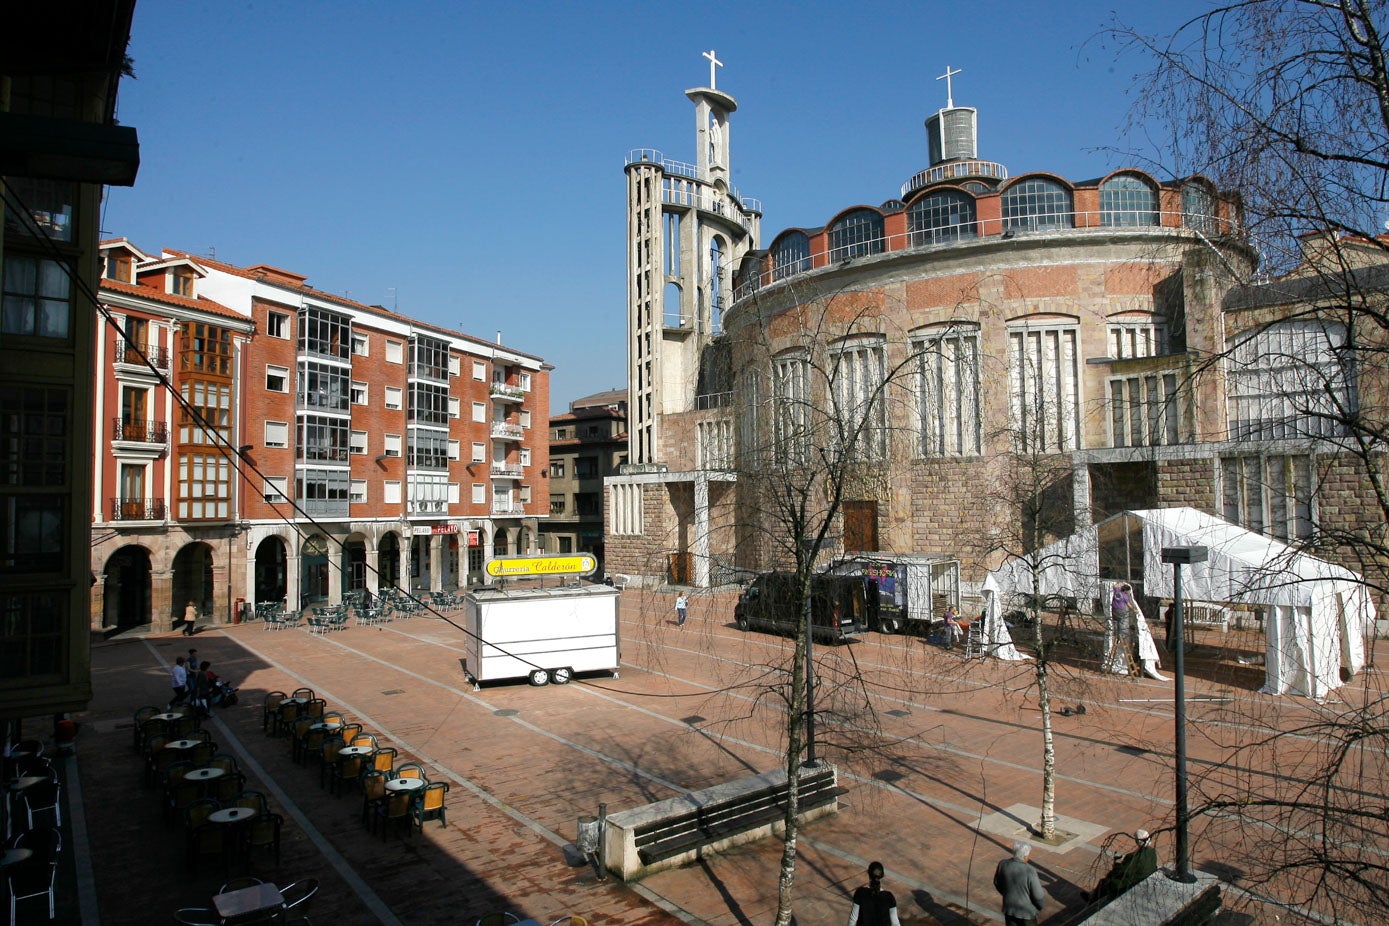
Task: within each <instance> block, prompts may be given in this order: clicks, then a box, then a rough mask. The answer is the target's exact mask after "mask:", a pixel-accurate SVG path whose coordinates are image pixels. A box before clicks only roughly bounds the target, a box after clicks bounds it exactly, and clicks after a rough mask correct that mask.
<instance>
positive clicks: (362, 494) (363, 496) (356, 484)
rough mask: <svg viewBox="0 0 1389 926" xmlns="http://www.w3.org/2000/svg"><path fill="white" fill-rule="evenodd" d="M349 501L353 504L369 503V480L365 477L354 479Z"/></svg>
mask: <svg viewBox="0 0 1389 926" xmlns="http://www.w3.org/2000/svg"><path fill="white" fill-rule="evenodd" d="M347 501H348V503H349V504H353V505H365V504H366V503H367V481H366V480H365V479H353V480H352V486H351V488H350V489H349V490H348V495H347Z"/></svg>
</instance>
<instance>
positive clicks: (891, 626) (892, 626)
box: [878, 617, 897, 633]
mask: <svg viewBox="0 0 1389 926" xmlns="http://www.w3.org/2000/svg"><path fill="white" fill-rule="evenodd" d="M878 630H880V631H882V632H883V633H896V632H897V621H895V620H894V619H892V618H890V617H889V618H887V619H886V620H880V621H878Z"/></svg>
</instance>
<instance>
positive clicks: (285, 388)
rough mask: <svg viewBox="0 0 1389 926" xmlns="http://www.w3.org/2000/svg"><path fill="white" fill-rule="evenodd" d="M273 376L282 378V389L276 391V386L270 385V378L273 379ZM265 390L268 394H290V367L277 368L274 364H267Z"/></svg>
mask: <svg viewBox="0 0 1389 926" xmlns="http://www.w3.org/2000/svg"><path fill="white" fill-rule="evenodd" d="M272 376H278V377H279V378H280V388H279V389H276V388H275V387H274V386H272V385H270V377H272ZM265 390H266V391H267V392H284V393H288V392H289V367H277V366H275V365H274V364H273V363H267V364H266V365H265Z"/></svg>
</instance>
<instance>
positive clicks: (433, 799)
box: [407, 781, 449, 832]
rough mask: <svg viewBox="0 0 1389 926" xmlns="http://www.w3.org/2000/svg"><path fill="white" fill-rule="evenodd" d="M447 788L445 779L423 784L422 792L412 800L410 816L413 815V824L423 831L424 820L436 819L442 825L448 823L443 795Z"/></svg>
mask: <svg viewBox="0 0 1389 926" xmlns="http://www.w3.org/2000/svg"><path fill="white" fill-rule="evenodd" d="M448 790H449V784H448V782H447V781H435V782H431V783H430V784H427V785H425V786H424V792H423V793H421V794H420V796H419V797H418V798H417V799H416V800H415V801H413V802H412V804H411V816H412V817H414V820H415V826H416V827H418V828H419V829H420V831H421V832H423V831H424V821H426V820H438V821H439V822H440V823H441V824H443V825H444V826H448V825H449V820H448V815H447V814H446V812H445V809H444V795H445V794H447V793H448ZM407 793H408V792H407Z"/></svg>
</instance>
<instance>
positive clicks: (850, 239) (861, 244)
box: [830, 209, 883, 261]
mask: <svg viewBox="0 0 1389 926" xmlns="http://www.w3.org/2000/svg"><path fill="white" fill-rule="evenodd" d="M882 252H883V217H882V216H881V215H879V214H878V213H877V212H876V211H874V210H872V209H855V210H854V211H853V212H848V213H845V214H844V215H843V216H841V217H840V219H839V221H838V222H835V223H834V224H833V225H832V226H830V260H831V261H836V260H844V259H846V258H849V257H863V256H865V255H868V254H881V253H882Z"/></svg>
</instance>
